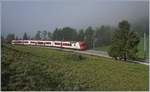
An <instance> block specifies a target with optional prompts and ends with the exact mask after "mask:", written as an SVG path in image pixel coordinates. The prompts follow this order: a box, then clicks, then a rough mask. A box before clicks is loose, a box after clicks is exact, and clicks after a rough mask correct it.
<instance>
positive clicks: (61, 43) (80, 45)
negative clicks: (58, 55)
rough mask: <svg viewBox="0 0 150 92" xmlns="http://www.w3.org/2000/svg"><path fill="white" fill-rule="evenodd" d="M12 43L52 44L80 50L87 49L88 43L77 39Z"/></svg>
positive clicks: (15, 41) (17, 41) (16, 41)
mask: <svg viewBox="0 0 150 92" xmlns="http://www.w3.org/2000/svg"><path fill="white" fill-rule="evenodd" d="M12 44H20V45H32V46H52V47H59V48H70V49H78V50H85V49H87V45H86V44H85V42H76V41H46V40H12Z"/></svg>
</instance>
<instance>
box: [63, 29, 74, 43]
mask: <svg viewBox="0 0 150 92" xmlns="http://www.w3.org/2000/svg"><path fill="white" fill-rule="evenodd" d="M62 36H63V40H65V41H75V40H76V39H77V32H76V30H75V29H73V28H70V27H64V28H63V29H62Z"/></svg>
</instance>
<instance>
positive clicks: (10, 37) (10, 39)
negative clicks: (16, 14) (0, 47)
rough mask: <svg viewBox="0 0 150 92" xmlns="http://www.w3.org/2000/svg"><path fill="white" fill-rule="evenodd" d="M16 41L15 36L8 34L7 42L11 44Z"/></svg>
mask: <svg viewBox="0 0 150 92" xmlns="http://www.w3.org/2000/svg"><path fill="white" fill-rule="evenodd" d="M14 39H15V34H11V33H10V34H8V35H7V37H6V41H7V43H11V41H12V40H14Z"/></svg>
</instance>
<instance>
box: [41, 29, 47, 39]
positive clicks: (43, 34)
mask: <svg viewBox="0 0 150 92" xmlns="http://www.w3.org/2000/svg"><path fill="white" fill-rule="evenodd" d="M47 38H48V34H47V31H46V30H44V31H43V32H42V40H47Z"/></svg>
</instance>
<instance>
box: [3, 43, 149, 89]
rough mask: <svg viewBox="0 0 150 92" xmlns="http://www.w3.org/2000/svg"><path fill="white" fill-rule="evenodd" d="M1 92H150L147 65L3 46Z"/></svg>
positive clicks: (55, 51) (46, 49) (40, 49)
mask: <svg viewBox="0 0 150 92" xmlns="http://www.w3.org/2000/svg"><path fill="white" fill-rule="evenodd" d="M1 66H2V72H1V73H2V90H92V91H93V90H103V91H106V90H109V91H110V90H120V91H122V90H128V91H131V90H134V91H136V90H144V91H145V90H148V89H149V76H148V66H146V65H141V64H133V63H126V62H120V61H115V60H112V59H109V58H103V57H95V56H88V55H79V54H76V53H71V52H63V51H57V50H52V49H49V48H39V47H28V46H15V45H2V64H1Z"/></svg>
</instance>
